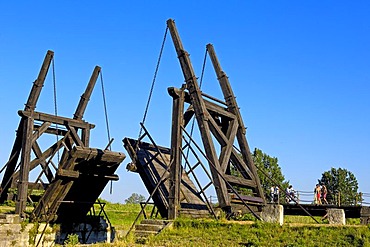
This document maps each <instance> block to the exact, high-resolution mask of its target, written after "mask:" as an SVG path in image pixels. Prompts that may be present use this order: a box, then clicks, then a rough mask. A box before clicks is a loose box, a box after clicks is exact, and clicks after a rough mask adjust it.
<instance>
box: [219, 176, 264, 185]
mask: <svg viewBox="0 0 370 247" xmlns="http://www.w3.org/2000/svg"><path fill="white" fill-rule="evenodd" d="M224 178H225V179H226V180H227V181H228V182H229V183H230V184H231V185H237V186H243V187H248V188H255V187H256V186H257V185H256V182H255V181H253V180H250V179H245V178H242V177H237V176H232V175H228V174H225V175H224Z"/></svg>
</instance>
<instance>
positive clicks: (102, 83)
mask: <svg viewBox="0 0 370 247" xmlns="http://www.w3.org/2000/svg"><path fill="white" fill-rule="evenodd" d="M100 82H101V91H102V95H103V105H104V116H105V124H106V128H107V136H108V143H109V142H110V140H111V139H110V131H109V123H108V111H107V103H106V100H105V90H104V82H103V72H102V71H101V70H100ZM109 150H112V148H111V146H109Z"/></svg>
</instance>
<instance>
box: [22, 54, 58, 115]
mask: <svg viewBox="0 0 370 247" xmlns="http://www.w3.org/2000/svg"><path fill="white" fill-rule="evenodd" d="M53 57H54V52H53V51H50V50H49V51H47V53H46V55H45V58H44V62H43V64H42V66H41V69H40V72H39V75H38V76H37V79H36V80H35V82H34V83H33V86H32V89H31V92H30V94H29V96H28V100H27V103H26V106H25V108H24V110H25V111H34V110H35V108H36V103H37V100H38V99H39V96H40V93H41V89H42V87H43V85H44V81H45V78H46V75H47V73H48V70H49V67H50V63H51V60H52V59H53Z"/></svg>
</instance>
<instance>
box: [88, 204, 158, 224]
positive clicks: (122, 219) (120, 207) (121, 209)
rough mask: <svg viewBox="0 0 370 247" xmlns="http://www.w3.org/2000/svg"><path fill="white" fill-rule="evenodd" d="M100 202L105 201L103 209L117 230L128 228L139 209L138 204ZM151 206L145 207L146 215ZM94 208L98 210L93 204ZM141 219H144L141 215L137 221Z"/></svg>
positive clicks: (148, 213)
mask: <svg viewBox="0 0 370 247" xmlns="http://www.w3.org/2000/svg"><path fill="white" fill-rule="evenodd" d="M101 202H105V203H106V205H105V207H104V210H105V212H106V214H107V215H108V218H109V220H110V222H111V224H112V225H113V226H114V227H115V228H116V229H118V230H128V229H129V228H130V227H131V225H132V223H133V222H134V220H135V219H136V217H137V216H138V214H139V212H140V210H141V207H140V205H139V204H120V203H110V202H107V201H104V200H101ZM152 208H153V206H152V205H148V206H147V207H146V209H145V212H146V214H147V215H150V212H151V210H152ZM95 210H96V211H97V212H99V211H98V210H99V206H95ZM142 219H144V216H143V215H141V216H140V218H139V221H138V222H140V221H141V220H142Z"/></svg>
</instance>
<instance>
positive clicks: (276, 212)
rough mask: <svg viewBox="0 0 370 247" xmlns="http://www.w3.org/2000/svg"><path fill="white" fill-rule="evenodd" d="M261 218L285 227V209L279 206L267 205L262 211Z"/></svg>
mask: <svg viewBox="0 0 370 247" xmlns="http://www.w3.org/2000/svg"><path fill="white" fill-rule="evenodd" d="M261 218H262V219H263V221H265V222H269V223H278V224H279V225H283V223H284V207H283V206H282V205H279V204H267V205H266V206H264V207H263V209H262V212H261Z"/></svg>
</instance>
